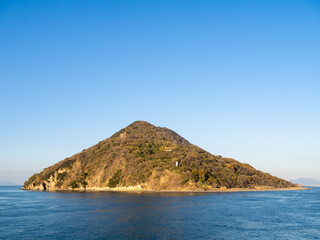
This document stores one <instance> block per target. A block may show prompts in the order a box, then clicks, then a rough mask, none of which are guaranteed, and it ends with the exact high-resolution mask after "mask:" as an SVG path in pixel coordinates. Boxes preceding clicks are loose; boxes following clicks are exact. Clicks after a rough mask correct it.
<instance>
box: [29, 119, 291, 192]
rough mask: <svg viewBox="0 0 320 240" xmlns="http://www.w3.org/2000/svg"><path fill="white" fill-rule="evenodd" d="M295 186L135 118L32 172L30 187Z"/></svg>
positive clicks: (176, 187)
mask: <svg viewBox="0 0 320 240" xmlns="http://www.w3.org/2000/svg"><path fill="white" fill-rule="evenodd" d="M294 186H295V185H294V184H292V183H290V182H287V181H285V180H283V179H280V178H277V177H273V176H271V175H270V174H267V173H263V172H261V171H258V170H256V169H254V168H253V167H251V166H250V165H248V164H243V163H240V162H238V161H236V160H234V159H231V158H223V157H221V156H216V155H212V154H210V153H208V152H206V151H205V150H203V149H201V148H199V147H197V146H195V145H192V144H191V143H189V142H188V141H187V140H185V139H184V138H182V137H181V136H180V135H178V134H177V133H175V132H174V131H172V130H170V129H167V128H162V127H155V126H153V125H152V124H150V123H147V122H144V121H136V122H134V123H132V124H131V125H129V126H127V127H126V128H124V129H122V130H120V131H119V132H117V133H115V134H114V135H112V136H111V137H110V138H108V139H106V140H104V141H101V142H99V143H98V144H97V145H95V146H93V147H90V148H88V149H86V150H83V151H82V152H80V153H78V154H75V155H73V156H72V157H70V158H66V159H64V160H63V161H61V162H59V163H57V164H55V165H53V166H51V167H48V168H46V169H44V170H43V171H42V172H41V173H39V174H34V175H33V176H31V177H30V178H29V180H28V181H26V182H25V184H24V187H23V188H24V189H29V190H50V191H51V190H52V191H53V190H67V189H69V190H71V189H74V190H84V189H100V188H101V189H106V190H108V189H113V188H117V189H119V188H123V189H145V190H213V189H218V188H219V189H221V188H223V189H225V188H285V187H294Z"/></svg>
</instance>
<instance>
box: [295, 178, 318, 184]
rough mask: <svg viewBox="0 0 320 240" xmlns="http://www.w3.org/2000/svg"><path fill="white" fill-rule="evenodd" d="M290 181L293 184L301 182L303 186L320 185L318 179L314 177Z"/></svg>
mask: <svg viewBox="0 0 320 240" xmlns="http://www.w3.org/2000/svg"><path fill="white" fill-rule="evenodd" d="M291 182H292V183H294V184H302V185H304V186H320V180H318V179H314V178H298V179H296V180H292V181H291Z"/></svg>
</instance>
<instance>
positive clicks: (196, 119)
mask: <svg viewBox="0 0 320 240" xmlns="http://www.w3.org/2000/svg"><path fill="white" fill-rule="evenodd" d="M0 33H1V37H0V116H1V117H0V181H2V180H8V181H14V182H18V183H22V182H23V181H24V180H25V179H26V178H27V177H28V176H29V175H30V174H32V173H34V172H39V171H41V170H42V169H43V168H45V167H48V166H50V165H52V164H53V163H56V162H58V161H60V160H62V159H64V158H65V157H67V156H71V155H73V154H74V153H77V152H79V151H81V150H82V149H85V148H87V147H90V146H92V145H94V144H95V143H97V142H98V141H100V140H103V139H105V138H107V137H109V136H111V135H112V134H113V133H114V132H116V131H118V130H119V129H121V128H123V127H125V126H126V125H128V124H130V123H131V122H133V121H135V120H146V121H149V122H150V123H153V124H155V125H157V126H166V127H168V128H171V129H173V130H175V131H176V132H178V133H179V134H181V135H182V136H183V137H185V138H186V139H187V140H189V141H190V142H192V143H194V144H196V145H198V146H200V147H202V148H204V149H206V150H208V151H209V152H211V153H213V154H217V155H223V156H226V157H232V158H235V159H237V160H239V161H241V162H246V163H249V164H251V165H253V166H254V167H256V168H258V169H260V170H262V171H266V172H269V173H271V174H273V175H277V176H279V177H282V178H286V179H294V178H298V177H313V178H318V179H320V174H319V172H320V148H319V143H320V124H319V123H320V94H319V92H320V67H319V66H320V44H319V43H320V3H319V1H300V0H299V1H295V0H290V1H272V0H268V1H1V2H0Z"/></svg>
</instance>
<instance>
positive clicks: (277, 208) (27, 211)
mask: <svg viewBox="0 0 320 240" xmlns="http://www.w3.org/2000/svg"><path fill="white" fill-rule="evenodd" d="M0 230H1V231H0V239H219V240H220V239H259V240H260V239H262V240H263V239H277V240H278V239H320V188H314V189H312V190H305V191H279V192H241V193H207V194H203V193H197V194H186V193H181V194H180V193H121V192H109V193H107V192H102V193H71V192H69V193H65V192H31V191H23V190H19V187H0Z"/></svg>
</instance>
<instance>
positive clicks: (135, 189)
mask: <svg viewBox="0 0 320 240" xmlns="http://www.w3.org/2000/svg"><path fill="white" fill-rule="evenodd" d="M309 189H312V188H310V187H288V188H258V187H257V188H230V189H210V190H205V189H196V190H188V189H174V190H151V189H142V188H139V187H127V188H123V187H116V188H108V187H106V188H86V189H84V188H81V189H56V190H53V189H52V190H46V192H130V193H232V192H235V193H236V192H271V191H297V190H309ZM21 190H27V191H39V192H42V191H40V190H33V189H24V188H21Z"/></svg>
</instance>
